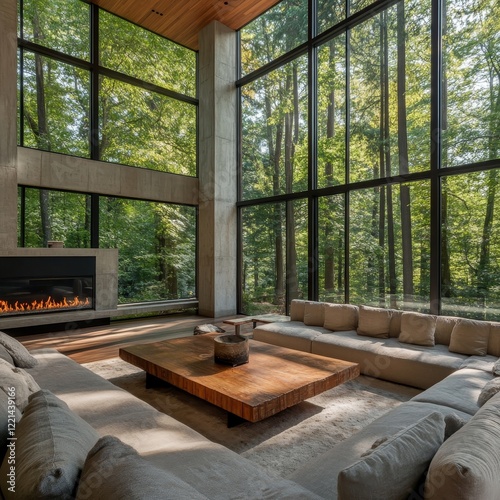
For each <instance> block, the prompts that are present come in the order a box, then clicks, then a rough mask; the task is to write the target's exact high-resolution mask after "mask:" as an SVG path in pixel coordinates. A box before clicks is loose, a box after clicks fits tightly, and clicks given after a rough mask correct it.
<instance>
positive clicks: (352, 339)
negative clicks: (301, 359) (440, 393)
mask: <svg viewBox="0 0 500 500" xmlns="http://www.w3.org/2000/svg"><path fill="white" fill-rule="evenodd" d="M326 332H328V330H326ZM311 352H313V353H314V354H320V355H322V356H330V357H332V358H338V359H343V360H345V361H351V362H353V363H359V364H360V369H361V373H362V374H364V375H369V376H371V377H376V378H382V379H385V380H390V381H391V382H396V383H399V384H406V385H411V386H413V387H419V388H421V389H427V388H428V387H430V386H432V385H434V384H436V383H437V382H440V381H441V380H442V379H444V378H445V377H447V376H448V375H450V374H451V373H453V372H454V371H456V370H458V369H459V368H460V366H461V365H462V363H463V361H464V360H465V359H466V356H465V355H464V354H456V353H451V352H450V351H449V350H448V346H443V345H436V346H434V347H424V346H418V345H414V344H403V343H401V342H399V341H398V340H397V339H395V338H388V339H380V338H370V337H362V336H359V335H358V334H357V333H356V332H336V333H331V332H329V333H325V334H323V335H318V336H316V337H315V338H313V339H312V345H311Z"/></svg>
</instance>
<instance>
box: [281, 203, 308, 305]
mask: <svg viewBox="0 0 500 500" xmlns="http://www.w3.org/2000/svg"><path fill="white" fill-rule="evenodd" d="M286 210H287V214H286V225H287V228H286V230H287V238H286V245H287V249H286V261H287V273H286V284H287V305H288V306H290V302H291V301H292V300H293V299H307V296H308V293H307V291H308V284H309V273H308V269H309V267H308V241H309V240H308V230H307V228H308V224H307V221H308V216H307V200H294V201H289V202H287V204H286ZM287 312H288V311H287Z"/></svg>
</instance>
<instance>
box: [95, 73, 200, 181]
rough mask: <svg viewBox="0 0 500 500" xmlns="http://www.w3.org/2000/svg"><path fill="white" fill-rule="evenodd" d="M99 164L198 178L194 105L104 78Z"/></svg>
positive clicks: (102, 84) (100, 105) (101, 100)
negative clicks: (125, 166) (120, 164)
mask: <svg viewBox="0 0 500 500" xmlns="http://www.w3.org/2000/svg"><path fill="white" fill-rule="evenodd" d="M99 98H100V101H99V111H100V114H99V120H100V123H99V126H100V155H101V158H100V159H101V160H105V161H110V162H115V163H123V164H126V165H133V166H137V167H144V168H150V169H152V170H160V171H162V172H172V173H175V174H183V175H192V176H194V175H196V109H197V108H196V106H194V105H191V104H187V103H185V102H182V101H177V100H175V99H170V98H168V97H165V96H162V95H160V94H157V93H154V92H149V91H147V90H144V89H142V88H139V87H134V86H132V85H128V84H126V83H122V82H119V81H117V80H112V79H109V78H103V79H102V80H101V93H100V95H99Z"/></svg>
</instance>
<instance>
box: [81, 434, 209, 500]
mask: <svg viewBox="0 0 500 500" xmlns="http://www.w3.org/2000/svg"><path fill="white" fill-rule="evenodd" d="M110 498H130V499H134V498H137V499H139V498H144V499H146V498H162V499H165V500H184V499H188V498H189V499H193V500H198V499H203V498H205V499H206V498H207V497H206V496H204V495H202V494H201V493H199V492H198V491H197V490H195V489H194V488H193V487H192V486H189V485H188V484H187V483H185V482H184V481H182V480H181V479H179V478H177V477H176V476H175V475H174V474H172V473H170V472H168V471H165V470H162V469H158V468H157V467H155V466H154V465H152V464H150V463H148V462H146V461H145V460H144V459H143V458H142V457H140V456H139V455H138V453H137V451H136V450H134V448H132V447H131V446H129V445H127V444H124V443H122V442H121V441H120V440H119V439H118V438H116V437H114V436H104V437H102V438H101V439H99V441H97V443H96V444H95V446H94V447H93V448H92V449H91V450H90V452H89V454H88V456H87V459H86V460H85V465H84V467H83V471H82V475H81V478H80V482H79V484H78V490H77V495H76V500H88V499H93V500H108V499H110Z"/></svg>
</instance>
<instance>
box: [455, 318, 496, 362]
mask: <svg viewBox="0 0 500 500" xmlns="http://www.w3.org/2000/svg"><path fill="white" fill-rule="evenodd" d="M489 335H490V324H489V323H487V322H485V321H475V320H472V319H461V320H459V321H458V322H457V323H456V325H455V326H454V327H453V331H452V332H451V339H450V348H449V349H450V351H452V352H458V353H461V354H468V355H469V356H474V355H475V356H486V353H487V350H488V339H489Z"/></svg>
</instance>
